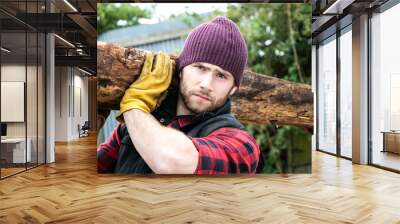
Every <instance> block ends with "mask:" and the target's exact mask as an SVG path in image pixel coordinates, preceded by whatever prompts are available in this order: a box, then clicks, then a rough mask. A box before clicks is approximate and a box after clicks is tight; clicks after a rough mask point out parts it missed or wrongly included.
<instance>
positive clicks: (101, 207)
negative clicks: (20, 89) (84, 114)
mask: <svg viewBox="0 0 400 224" xmlns="http://www.w3.org/2000/svg"><path fill="white" fill-rule="evenodd" d="M95 144H96V141H95V137H90V138H84V139H82V140H81V141H76V142H70V143H68V144H57V147H56V158H57V160H56V163H54V164H50V165H46V166H41V167H38V168H35V169H33V170H29V171H28V172H26V173H22V174H19V175H16V176H13V177H10V178H7V179H5V180H2V181H0V223H44V222H47V223H373V224H376V223H384V224H386V223H400V175H399V174H395V173H391V172H387V171H384V170H380V169H377V168H374V167H370V166H359V165H352V164H351V162H350V161H347V160H343V159H338V158H335V157H333V156H330V155H326V154H323V153H320V152H314V153H313V173H312V174H311V175H289V177H282V176H279V175H264V176H252V177H249V176H241V177H232V176H230V177H198V176H195V177H194V176H185V177H182V176H118V175H99V174H97V173H96V162H95V149H96V146H95Z"/></svg>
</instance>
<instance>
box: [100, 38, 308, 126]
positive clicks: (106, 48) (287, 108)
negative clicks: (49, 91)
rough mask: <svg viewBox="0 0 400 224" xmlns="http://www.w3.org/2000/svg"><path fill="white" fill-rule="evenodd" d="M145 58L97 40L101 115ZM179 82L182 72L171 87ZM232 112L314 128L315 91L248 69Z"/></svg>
mask: <svg viewBox="0 0 400 224" xmlns="http://www.w3.org/2000/svg"><path fill="white" fill-rule="evenodd" d="M171 58H173V59H176V56H174V55H171ZM144 60H145V51H144V50H140V49H136V48H124V47H120V46H118V45H113V44H105V43H101V42H98V43H97V78H98V85H97V102H98V113H99V115H102V116H107V114H108V113H109V111H110V110H112V109H115V110H118V109H119V102H120V100H121V98H122V96H123V94H124V92H125V90H126V89H127V88H128V87H129V85H130V84H131V83H133V82H134V81H135V80H136V79H137V78H138V77H139V75H140V71H141V67H142V65H143V63H144ZM175 74H176V73H175ZM178 84H179V78H178V75H174V77H173V81H172V84H171V85H170V87H169V88H178ZM232 114H234V115H235V116H236V118H238V119H239V120H240V121H241V122H242V123H254V124H271V123H272V124H276V125H295V126H299V127H304V128H306V129H308V130H312V127H313V93H312V91H311V87H310V86H309V85H306V84H301V83H294V82H290V81H287V80H282V79H278V78H275V77H272V76H267V75H259V74H256V73H254V72H251V71H248V70H246V71H245V75H244V78H243V82H242V84H241V86H240V88H239V90H238V91H237V92H236V94H234V96H233V97H232Z"/></svg>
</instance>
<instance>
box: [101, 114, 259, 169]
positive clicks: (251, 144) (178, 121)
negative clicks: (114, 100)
mask: <svg viewBox="0 0 400 224" xmlns="http://www.w3.org/2000/svg"><path fill="white" fill-rule="evenodd" d="M192 118H193V116H191V115H186V116H177V117H176V118H175V119H173V120H172V121H171V122H170V123H169V124H168V125H167V127H170V128H175V129H178V130H179V129H181V128H182V127H184V126H186V125H188V124H190V122H191V120H192ZM120 128H121V124H119V125H118V126H117V127H116V128H115V129H114V130H113V132H112V133H111V135H110V136H109V137H108V139H107V140H106V141H105V142H104V143H102V144H100V145H99V147H98V149H97V168H98V172H100V173H107V172H113V171H114V166H115V164H116V162H117V159H118V150H119V147H120V144H121V139H122V136H121V134H120V131H119V129H120ZM188 137H189V138H190V139H191V141H192V142H193V144H194V146H195V147H196V149H197V151H198V152H199V159H198V163H197V168H196V170H195V171H194V174H229V173H235V174H241V173H247V174H249V173H255V172H256V169H257V165H258V160H259V156H260V148H259V146H258V144H257V143H256V141H255V139H254V138H253V137H252V136H251V135H249V134H248V133H246V132H245V131H243V130H240V129H237V128H220V129H217V130H215V131H213V132H212V133H211V134H209V135H208V136H206V137H201V138H197V137H190V136H188Z"/></svg>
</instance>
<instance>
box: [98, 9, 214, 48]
mask: <svg viewBox="0 0 400 224" xmlns="http://www.w3.org/2000/svg"><path fill="white" fill-rule="evenodd" d="M210 15H211V13H204V14H201V15H200V16H201V17H203V18H207V17H208V16H210ZM186 19H187V20H188V21H189V24H188V23H187V22H185V21H184V19H182V18H174V19H170V20H166V21H163V22H160V23H156V24H141V25H136V26H131V27H125V28H121V29H116V30H111V31H108V32H106V33H104V34H102V35H100V36H99V37H98V38H97V39H98V40H99V41H103V42H108V43H116V44H120V45H122V46H132V45H136V44H135V42H137V41H140V42H141V43H140V44H145V43H146V42H156V41H159V40H160V38H161V39H162V40H165V39H174V38H178V37H180V36H183V34H187V33H188V32H189V31H190V30H191V29H192V28H193V27H194V26H197V25H198V24H200V22H199V21H198V20H196V19H194V18H190V17H186ZM190 25H193V26H190ZM149 37H151V38H153V39H151V38H150V39H149ZM156 37H160V38H158V39H156V40H154V38H156ZM146 39H147V40H148V41H146Z"/></svg>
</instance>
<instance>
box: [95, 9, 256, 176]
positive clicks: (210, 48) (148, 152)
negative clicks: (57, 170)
mask: <svg viewBox="0 0 400 224" xmlns="http://www.w3.org/2000/svg"><path fill="white" fill-rule="evenodd" d="M153 61H154V59H153V55H152V53H147V54H146V60H145V63H144V66H143V68H142V72H141V75H140V77H139V78H138V80H136V81H135V82H134V83H133V84H132V85H131V86H130V87H129V88H128V89H127V90H126V92H125V95H124V97H123V99H122V101H121V104H120V106H121V108H120V114H119V115H118V116H117V119H118V120H119V121H121V122H122V124H120V125H119V126H118V127H117V128H115V129H114V131H113V132H112V134H111V135H110V137H109V138H108V139H107V140H106V141H105V142H104V143H103V144H101V145H100V146H99V148H98V150H97V160H98V161H97V162H98V171H99V172H116V173H157V174H229V173H236V174H239V173H255V171H256V168H257V164H258V161H259V156H260V149H259V146H258V145H257V143H256V141H255V139H254V138H253V137H252V136H250V135H249V134H248V133H246V131H245V129H244V127H243V126H242V125H241V124H240V123H239V121H237V120H236V119H235V118H234V117H233V116H232V115H231V114H230V109H231V108H230V104H231V101H230V96H232V95H233V94H234V93H235V92H236V91H237V90H238V88H239V86H240V84H241V82H242V79H243V71H244V68H245V66H246V63H247V46H246V43H245V41H244V39H243V37H242V35H241V33H240V31H239V29H238V27H237V26H236V24H235V23H233V22H232V21H231V20H229V19H227V18H225V17H217V18H215V19H214V20H212V21H211V22H209V23H204V24H201V25H199V26H198V27H196V28H195V29H194V30H192V32H190V34H189V36H188V37H187V39H186V41H185V45H184V48H183V50H182V52H181V54H180V56H179V58H178V60H177V65H176V71H177V72H179V78H180V83H179V90H177V91H176V92H175V91H169V92H168V93H167V92H166V90H167V88H168V86H169V85H170V82H171V77H172V73H173V72H172V70H173V67H174V66H175V65H174V62H173V60H170V58H169V56H167V55H165V54H158V56H157V58H156V62H155V63H153ZM153 67H154V69H152V68H153ZM165 95H166V98H165V99H164V100H162V99H163V98H164V96H165Z"/></svg>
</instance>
